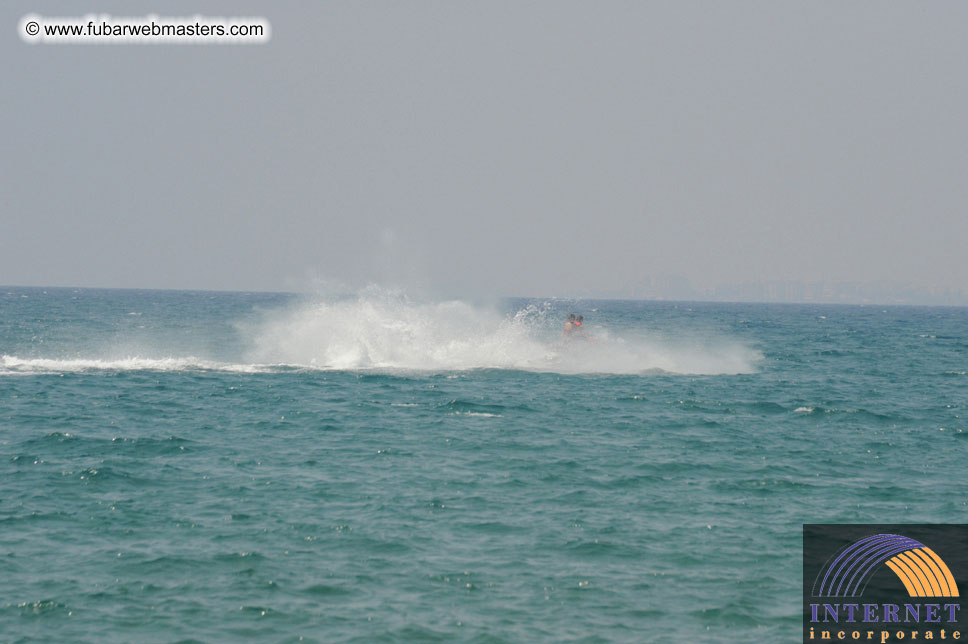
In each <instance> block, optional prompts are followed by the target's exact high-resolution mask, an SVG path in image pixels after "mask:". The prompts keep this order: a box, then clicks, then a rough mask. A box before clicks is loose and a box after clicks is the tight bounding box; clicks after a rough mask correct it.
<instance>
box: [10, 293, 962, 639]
mask: <svg viewBox="0 0 968 644" xmlns="http://www.w3.org/2000/svg"><path fill="white" fill-rule="evenodd" d="M569 313H576V314H581V315H584V317H585V331H583V332H582V335H583V337H577V338H568V339H565V338H563V337H562V325H563V323H564V320H565V318H566V316H567V315H568V314H569ZM966 404H968V309H964V308H929V307H897V306H876V305H871V306H841V305H819V304H802V305H793V304H722V303H684V302H678V303H674V302H642V301H593V300H563V299H541V298H536V299H508V300H501V301H493V302H477V301H470V300H447V299H430V298H417V297H408V296H407V295H406V294H404V293H400V292H396V291H392V290H386V289H378V288H370V289H364V290H362V291H360V292H358V293H351V294H341V295H332V296H323V295H290V294H271V293H214V292H185V291H136V290H93V289H53V288H48V289H41V288H19V287H16V288H15V287H5V288H0V576H2V580H3V582H2V583H3V589H2V593H0V641H3V642H75V643H83V642H92V643H93V642H98V643H104V642H118V643H122V642H360V643H378V642H476V643H482V644H483V643H494V644H497V643H500V642H587V643H592V642H603V643H604V642H764V643H776V642H791V641H797V639H798V638H799V637H800V632H801V616H800V610H801V603H800V602H801V529H802V528H801V526H802V524H804V523H907V522H924V523H937V522H963V521H964V520H965V516H966V504H968V485H966V482H968V477H966V476H965V475H964V458H965V455H966V453H968V451H966V450H968V440H966V439H968V421H966V418H965V414H966V412H965V406H966Z"/></svg>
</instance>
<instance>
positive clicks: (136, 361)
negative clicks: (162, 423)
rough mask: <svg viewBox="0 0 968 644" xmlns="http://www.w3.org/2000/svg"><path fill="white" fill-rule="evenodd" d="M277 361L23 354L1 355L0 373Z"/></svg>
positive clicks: (250, 368) (252, 369)
mask: <svg viewBox="0 0 968 644" xmlns="http://www.w3.org/2000/svg"><path fill="white" fill-rule="evenodd" d="M277 368H278V366H276V365H256V364H231V363H220V362H213V361H209V360H201V359H199V358H195V357H184V358H142V357H126V358H118V359H99V358H70V359H53V358H20V357H17V356H10V355H3V356H0V374H4V375H6V374H18V373H20V374H27V373H70V372H81V371H197V370H211V371H231V372H237V373H259V372H263V371H271V370H273V369H277Z"/></svg>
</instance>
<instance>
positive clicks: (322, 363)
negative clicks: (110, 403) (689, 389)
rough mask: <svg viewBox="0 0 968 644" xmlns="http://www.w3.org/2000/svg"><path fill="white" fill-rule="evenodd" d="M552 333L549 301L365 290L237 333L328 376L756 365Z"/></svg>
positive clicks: (264, 352) (603, 333)
mask: <svg viewBox="0 0 968 644" xmlns="http://www.w3.org/2000/svg"><path fill="white" fill-rule="evenodd" d="M561 328H562V313H561V311H559V310H557V307H556V306H555V305H554V303H551V302H546V303H543V304H529V305H527V306H524V307H523V308H521V309H519V310H517V311H516V312H514V313H510V314H509V313H502V312H501V311H499V310H498V309H497V308H494V307H486V306H481V305H475V304H472V303H469V302H464V301H459V300H449V301H437V302H424V301H417V300H412V299H410V298H408V297H407V296H405V295H403V294H400V293H397V292H392V291H385V290H380V289H375V288H371V289H367V290H365V291H363V292H362V293H359V294H357V295H354V296H351V297H345V298H340V299H331V300H317V301H312V302H305V303H302V304H300V305H297V306H295V307H293V308H291V309H288V310H285V311H276V312H273V313H270V314H268V315H267V317H266V318H264V319H263V320H261V321H260V322H259V323H257V324H254V325H249V326H246V327H243V332H244V334H245V335H246V336H247V337H248V338H249V342H250V345H251V346H252V350H251V351H250V354H249V356H248V358H249V359H251V360H252V361H253V362H256V363H262V364H288V365H299V366H304V367H311V368H318V369H337V370H339V369H343V370H368V369H373V370H408V371H463V370H469V369H511V370H522V371H536V372H553V373H566V374H579V373H602V374H641V373H648V372H666V373H676V374H697V375H700V374H701V375H718V374H740V373H752V372H755V371H756V365H757V364H758V362H759V360H760V359H761V358H762V355H761V354H760V353H759V352H758V351H755V350H753V349H751V348H749V347H747V346H746V345H745V344H742V343H738V342H735V341H730V340H727V339H716V338H707V337H703V338H686V339H683V338H679V339H677V340H673V339H663V338H661V337H659V336H658V335H651V336H650V335H649V334H648V332H647V331H643V330H641V329H635V328H628V329H622V330H620V331H616V330H614V329H609V328H607V327H606V326H604V325H594V324H590V325H588V329H587V331H586V335H585V336H584V339H577V340H569V341H565V340H564V339H563V338H562V337H561Z"/></svg>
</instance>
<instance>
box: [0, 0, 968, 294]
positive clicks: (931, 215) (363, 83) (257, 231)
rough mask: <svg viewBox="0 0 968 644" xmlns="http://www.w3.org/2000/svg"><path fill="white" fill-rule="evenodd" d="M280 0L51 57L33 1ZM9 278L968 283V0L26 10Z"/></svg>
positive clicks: (12, 46)
mask: <svg viewBox="0 0 968 644" xmlns="http://www.w3.org/2000/svg"><path fill="white" fill-rule="evenodd" d="M91 12H93V13H108V14H113V15H116V16H141V15H145V14H148V13H159V14H161V15H165V16H178V15H192V14H195V13H200V14H204V15H210V16H220V15H224V16H239V15H256V16H265V17H266V18H267V19H268V20H269V22H270V23H271V25H272V39H271V41H270V42H269V43H268V44H266V45H253V46H225V45H219V46H216V45H207V46H157V45H110V46H109V45H100V46H98V45H28V44H26V43H24V42H23V41H21V39H20V37H19V35H18V33H17V23H18V21H19V19H20V17H21V16H23V15H24V14H26V13H38V14H41V15H45V16H56V15H67V16H79V15H83V14H85V13H91ZM0 16H2V24H3V25H4V26H3V32H2V33H3V36H2V38H0V60H2V61H3V71H2V77H0V79H2V82H0V123H2V128H3V129H2V147H0V150H2V152H0V209H2V210H0V284H20V285H80V286H119V287H160V288H210V289H242V290H248V289H294V288H295V289H300V288H307V287H309V286H310V284H311V280H313V279H330V280H342V281H347V282H351V283H359V282H363V281H368V280H374V281H378V282H394V283H404V284H406V283H414V284H419V285H421V286H423V287H429V288H436V289H442V290H444V291H447V292H449V293H451V294H455V293H464V292H466V293H473V294H479V293H494V294H505V295H539V296H541V295H568V294H576V293H582V294H590V293H604V292H608V293H612V294H614V293H616V292H619V291H626V290H627V291H629V292H631V291H632V290H633V289H634V288H635V286H636V285H637V284H639V283H641V282H642V280H644V279H647V278H648V277H649V276H657V275H682V276H684V277H686V278H688V279H689V280H691V281H692V282H693V284H695V285H696V286H698V287H710V286H714V285H717V284H723V283H730V282H742V281H747V280H767V279H791V280H804V281H807V280H844V281H872V280H881V279H884V280H891V281H898V282H907V283H911V284H915V285H917V286H921V287H924V288H928V287H949V288H950V287H954V288H965V287H968V261H966V260H965V247H966V241H968V217H966V215H965V206H966V204H968V177H966V176H965V175H966V171H968V136H966V135H968V37H966V25H968V3H964V2H918V3H914V2H881V1H878V2H812V1H811V2H807V1H804V2H773V1H770V2H766V1H763V2H714V1H712V0H707V1H704V2H680V1H675V2H672V1H669V2H594V3H593V2H574V3H570V2H559V1H554V2H551V1H548V2H523V3H522V2H491V1H488V2H483V1H481V2H473V3H472V2H439V1H438V2H425V1H421V2H390V1H386V2H329V3H309V2H299V3H296V2H289V3H283V2H278V3H276V2H273V3H247V2H211V1H207V0H198V1H196V2H165V3H160V4H159V3H140V2H130V1H124V2H110V1H106V0H98V1H96V2H93V3H81V4H78V3H73V2H72V3H49V2H47V3H45V2H39V1H32V2H21V1H19V0H18V1H14V2H5V3H4V4H3V6H2V8H0Z"/></svg>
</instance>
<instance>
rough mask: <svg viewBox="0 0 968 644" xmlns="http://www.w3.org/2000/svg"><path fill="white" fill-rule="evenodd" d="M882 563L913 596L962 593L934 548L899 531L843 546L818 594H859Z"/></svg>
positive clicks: (818, 581)
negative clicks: (900, 533) (898, 532)
mask: <svg viewBox="0 0 968 644" xmlns="http://www.w3.org/2000/svg"><path fill="white" fill-rule="evenodd" d="M882 565H886V566H887V567H888V568H890V569H891V570H892V571H893V572H894V574H895V575H897V577H898V579H900V580H901V583H902V584H904V588H905V589H906V590H907V591H908V595H910V596H911V597H958V596H959V595H958V586H957V584H955V579H954V576H953V575H952V574H951V571H950V570H949V569H948V566H947V565H946V564H945V562H944V561H942V560H941V557H939V556H938V555H937V554H936V553H935V552H934V551H933V550H931V548H928V547H927V546H925V545H924V544H923V543H921V542H919V541H916V540H914V539H911V538H909V537H905V536H902V535H899V534H875V535H873V536H870V537H865V538H863V539H860V540H858V541H855V542H854V543H852V544H850V545H848V546H846V547H845V548H843V549H842V550H840V551H839V552H838V553H837V554H836V556H834V557H832V558H831V560H830V561H829V562H828V563H827V565H826V566H824V568H823V570H821V571H820V574H818V575H817V579H816V581H814V584H813V595H814V596H815V597H858V596H860V595H863V594H864V589H865V588H866V587H867V582H868V581H870V578H871V577H872V576H873V575H874V573H875V572H877V571H878V570H879V569H880V567H881V566H882Z"/></svg>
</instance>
